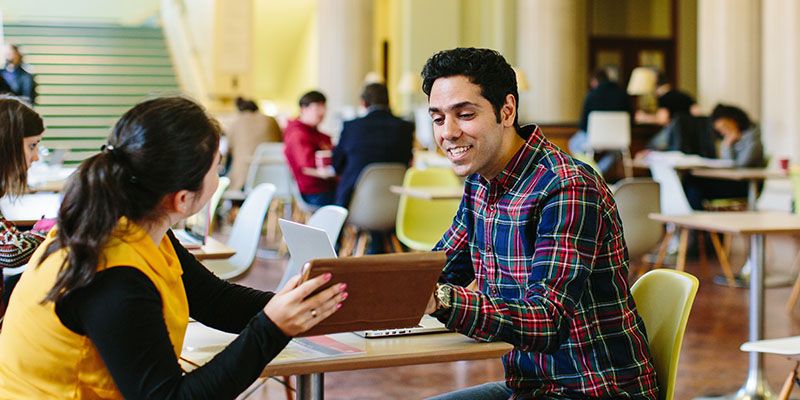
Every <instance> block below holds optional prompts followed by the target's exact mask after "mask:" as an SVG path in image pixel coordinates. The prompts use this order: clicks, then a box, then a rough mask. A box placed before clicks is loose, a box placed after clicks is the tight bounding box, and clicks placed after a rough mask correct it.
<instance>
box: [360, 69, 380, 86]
mask: <svg viewBox="0 0 800 400" xmlns="http://www.w3.org/2000/svg"><path fill="white" fill-rule="evenodd" d="M384 82H385V80H384V79H383V75H382V74H381V73H380V72H378V71H369V72H367V75H366V76H364V84H365V85H369V84H370V83H384Z"/></svg>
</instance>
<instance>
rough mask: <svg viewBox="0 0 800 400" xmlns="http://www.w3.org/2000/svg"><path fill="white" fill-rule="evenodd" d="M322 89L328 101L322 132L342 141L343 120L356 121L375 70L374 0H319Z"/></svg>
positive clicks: (319, 74) (318, 41)
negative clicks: (367, 81) (367, 80)
mask: <svg viewBox="0 0 800 400" xmlns="http://www.w3.org/2000/svg"><path fill="white" fill-rule="evenodd" d="M316 5H317V7H316V12H317V15H316V18H317V48H318V50H317V62H318V64H317V77H318V87H319V89H320V90H321V91H322V92H323V93H324V94H325V96H326V97H327V98H328V116H327V118H325V121H324V122H323V124H322V127H321V129H322V131H323V132H325V133H329V134H331V135H332V136H334V137H338V135H339V133H340V130H341V121H342V118H343V117H345V118H347V117H350V118H352V116H353V115H352V113H353V112H354V111H355V108H356V107H357V106H358V104H359V94H360V93H361V89H362V86H363V83H364V76H366V74H367V72H369V71H370V70H371V69H372V60H373V57H372V44H373V43H372V36H373V29H372V26H373V7H374V6H373V2H372V0H336V1H330V0H318V1H317V2H316Z"/></svg>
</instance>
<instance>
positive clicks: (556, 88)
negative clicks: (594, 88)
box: [516, 0, 588, 123]
mask: <svg viewBox="0 0 800 400" xmlns="http://www.w3.org/2000/svg"><path fill="white" fill-rule="evenodd" d="M586 16H587V13H586V3H585V2H584V1H583V0H518V2H517V51H516V59H517V66H518V67H519V68H521V69H522V70H523V72H524V73H525V74H526V75H527V77H528V83H529V85H530V89H529V90H528V91H527V92H522V93H520V107H519V113H520V115H519V118H520V123H525V122H537V123H548V122H566V121H577V120H578V117H579V115H580V110H581V103H582V102H583V96H584V95H585V94H586V80H587V76H588V75H587V71H586V65H587V63H586V53H587V32H586V26H587V22H586Z"/></svg>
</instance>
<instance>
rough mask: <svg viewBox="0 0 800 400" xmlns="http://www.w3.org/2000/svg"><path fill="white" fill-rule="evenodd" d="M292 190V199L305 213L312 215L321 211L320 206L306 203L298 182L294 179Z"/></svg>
mask: <svg viewBox="0 0 800 400" xmlns="http://www.w3.org/2000/svg"><path fill="white" fill-rule="evenodd" d="M290 189H291V191H292V197H294V201H295V203H296V204H297V206H298V207H300V209H301V210H303V212H305V213H307V214H310V213H313V212H314V211H317V210H318V209H319V206H315V205H313V204H308V203H306V201H305V200H304V199H303V195H301V194H300V188H299V187H298V186H297V181H296V180H295V179H294V177H292V186H291V187H290Z"/></svg>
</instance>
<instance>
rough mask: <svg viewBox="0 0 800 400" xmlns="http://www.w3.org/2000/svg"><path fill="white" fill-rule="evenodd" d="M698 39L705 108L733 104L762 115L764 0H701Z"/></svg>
mask: <svg viewBox="0 0 800 400" xmlns="http://www.w3.org/2000/svg"><path fill="white" fill-rule="evenodd" d="M789 3H791V2H789ZM787 4H788V3H787ZM697 40H698V41H697V86H698V88H697V89H698V104H700V106H701V108H702V109H703V110H704V111H707V112H710V111H711V109H712V108H713V107H714V105H716V104H717V103H720V102H721V103H727V104H733V105H736V106H738V107H741V108H742V109H744V110H745V111H746V112H747V113H748V114H749V115H750V116H751V117H752V118H753V119H756V120H757V119H759V117H760V115H761V0H699V1H698V13H697Z"/></svg>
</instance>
